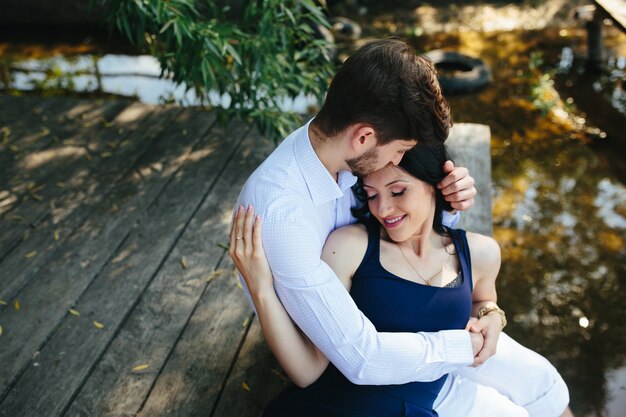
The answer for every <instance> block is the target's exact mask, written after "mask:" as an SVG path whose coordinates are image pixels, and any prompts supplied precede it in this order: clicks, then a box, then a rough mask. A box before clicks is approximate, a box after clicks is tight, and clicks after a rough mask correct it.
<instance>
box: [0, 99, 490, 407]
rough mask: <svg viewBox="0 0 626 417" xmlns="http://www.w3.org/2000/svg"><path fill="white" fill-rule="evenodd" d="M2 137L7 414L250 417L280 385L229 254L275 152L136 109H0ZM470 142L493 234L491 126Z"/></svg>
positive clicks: (483, 220) (0, 337)
mask: <svg viewBox="0 0 626 417" xmlns="http://www.w3.org/2000/svg"><path fill="white" fill-rule="evenodd" d="M0 129H1V131H0V300H1V301H0V326H2V327H1V329H2V330H1V334H0V416H7V417H9V416H10V417H21V416H30V417H57V416H59V417H60V416H72V417H78V416H81V417H87V416H89V417H91V416H94V417H95V416H98V417H99V416H112V417H113V416H115V417H121V416H145V417H158V416H181V417H182V416H185V417H194V416H203V417H205V416H236V417H247V416H250V417H252V416H258V415H259V414H260V412H261V410H262V409H263V407H264V405H265V404H266V403H267V401H268V400H269V399H271V398H272V397H274V396H275V395H276V394H277V393H278V392H279V391H280V390H281V389H282V388H283V387H284V386H286V384H287V383H288V381H287V379H286V377H285V376H284V374H283V373H282V371H281V370H280V367H279V366H278V365H277V363H276V362H275V360H274V359H273V358H272V355H271V353H270V352H269V351H268V349H267V348H266V346H265V344H264V342H263V338H262V335H261V332H260V327H259V325H258V321H257V320H255V317H254V314H253V312H252V309H251V308H250V306H249V305H248V302H247V300H246V298H245V297H244V295H243V294H242V291H241V287H240V286H239V284H238V280H237V279H236V277H235V275H234V273H233V271H234V270H233V267H232V263H231V262H230V259H229V257H228V254H227V252H226V245H227V244H228V231H229V223H230V215H231V211H232V208H233V204H234V201H235V199H236V197H237V194H238V192H239V190H240V188H241V187H242V185H243V183H244V182H245V179H246V178H247V177H248V175H249V174H250V173H251V172H252V171H253V170H254V168H255V167H256V166H258V164H259V163H260V162H261V161H262V160H263V159H264V158H265V157H266V156H267V155H268V154H269V153H270V152H271V150H272V149H273V146H272V145H271V144H270V143H268V142H267V141H264V140H263V139H262V138H261V137H259V135H258V134H257V133H256V132H255V131H254V130H253V129H250V128H249V127H248V126H244V125H242V124H241V123H240V122H239V123H237V122H235V123H232V124H231V125H230V126H227V127H224V126H220V125H219V124H217V123H216V121H215V118H214V115H212V114H211V113H209V112H206V111H203V110H201V109H184V110H183V109H181V108H179V107H164V106H150V105H145V104H140V103H136V102H131V101H112V100H111V101H94V100H90V101H87V100H78V99H68V98H48V99H42V98H37V97H10V96H0ZM463 132H465V133H463ZM462 133H463V134H462ZM476 136H479V137H480V138H481V141H480V144H479V145H478V146H474V147H473V148H471V149H470V147H467V146H466V145H462V146H460V148H459V149H457V151H458V152H460V154H461V155H460V158H461V159H462V160H463V158H467V160H468V161H470V162H469V163H470V170H471V171H472V174H473V175H474V177H475V178H477V179H479V182H480V188H479V190H481V194H482V195H483V198H481V199H480V201H479V205H478V207H477V208H476V209H475V210H473V213H472V212H470V213H468V215H467V216H465V217H464V221H465V222H466V225H467V224H469V228H470V229H475V230H480V231H483V232H486V233H490V231H491V214H490V213H491V210H490V207H491V202H490V201H491V200H490V197H489V190H490V182H489V178H490V167H489V157H488V156H489V152H488V151H489V130H488V128H486V127H485V126H478V125H465V126H459V127H457V129H456V134H455V139H453V141H455V140H456V141H458V143H461V144H462V143H463V142H464V141H466V140H467V138H468V137H476ZM472 149H473V150H472ZM472 155H473V156H472ZM471 161H474V162H471ZM485 175H486V177H485ZM480 178H483V180H480Z"/></svg>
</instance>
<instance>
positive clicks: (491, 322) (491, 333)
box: [468, 312, 502, 366]
mask: <svg viewBox="0 0 626 417" xmlns="http://www.w3.org/2000/svg"><path fill="white" fill-rule="evenodd" d="M474 320H476V319H475V318H474ZM468 326H469V330H470V332H471V334H474V333H475V332H479V333H480V334H482V335H483V337H484V344H483V347H482V349H481V350H480V352H478V355H477V356H476V355H475V357H474V366H478V365H480V364H482V363H485V361H486V360H487V359H489V358H490V357H492V356H493V355H495V353H496V346H497V344H498V338H499V337H500V333H501V332H502V320H501V319H500V316H499V315H498V314H497V313H495V312H494V313H491V314H486V315H484V316H482V317H481V318H480V319H479V320H476V321H472V319H470V322H469V323H468Z"/></svg>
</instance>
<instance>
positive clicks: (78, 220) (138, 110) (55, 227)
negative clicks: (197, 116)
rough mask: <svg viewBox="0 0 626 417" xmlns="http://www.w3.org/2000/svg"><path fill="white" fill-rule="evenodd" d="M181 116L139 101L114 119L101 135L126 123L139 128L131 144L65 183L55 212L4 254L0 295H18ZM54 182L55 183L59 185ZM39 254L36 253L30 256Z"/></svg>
mask: <svg viewBox="0 0 626 417" xmlns="http://www.w3.org/2000/svg"><path fill="white" fill-rule="evenodd" d="M177 114H178V110H176V109H167V110H166V109H164V108H161V107H153V106H147V105H144V104H141V103H135V104H132V105H131V106H129V107H127V108H126V109H125V110H124V111H123V112H122V113H120V114H119V115H118V117H117V118H116V119H115V120H114V121H113V122H112V126H113V128H112V129H108V130H105V131H103V133H102V134H101V135H99V138H100V139H101V140H102V141H104V142H106V141H108V139H110V138H109V135H118V134H117V131H118V128H121V127H122V126H123V127H124V128H125V129H126V130H127V131H128V132H134V134H133V135H131V136H130V138H128V140H127V142H128V144H126V145H124V146H120V147H118V148H116V149H115V153H114V157H112V158H105V159H103V161H102V162H101V163H100V164H99V165H98V166H97V170H96V172H95V174H94V175H90V176H87V177H86V178H84V175H80V174H78V175H76V177H75V178H73V179H70V180H69V181H66V184H65V188H64V193H63V194H61V195H59V196H57V197H55V198H53V199H51V201H50V205H51V215H50V216H48V217H47V218H46V219H45V220H44V221H43V222H42V223H41V224H39V225H38V226H37V227H36V228H35V229H29V230H28V238H27V239H25V240H23V241H20V242H18V243H17V244H16V246H15V247H14V248H13V249H12V250H11V252H10V255H9V256H5V257H4V258H1V261H0V271H3V273H2V274H0V299H7V300H10V299H13V298H14V297H15V295H16V293H17V292H18V291H19V289H20V288H22V287H23V286H24V285H25V283H26V282H28V280H29V279H30V278H32V277H33V276H34V274H35V272H36V271H38V270H39V269H40V268H42V267H43V266H44V265H45V264H46V263H47V262H48V261H49V260H50V259H51V258H52V257H53V256H54V254H55V251H56V250H57V249H58V248H59V247H61V246H62V245H63V244H64V242H65V241H66V239H67V238H68V236H70V235H71V234H72V233H73V232H74V230H76V228H78V227H79V226H80V225H81V224H82V223H83V221H84V220H85V219H86V218H87V217H88V216H89V214H90V213H91V212H92V211H93V210H94V208H95V207H96V206H97V205H99V204H100V203H101V202H102V201H103V200H104V199H105V198H106V195H107V193H108V192H109V191H110V190H111V189H112V188H113V187H114V186H115V184H116V183H117V182H118V181H119V180H120V179H121V178H124V177H125V176H127V175H130V173H131V171H130V170H131V169H132V167H134V166H135V164H136V162H137V160H138V159H139V158H140V156H141V155H142V154H143V153H144V152H146V150H148V149H149V147H150V145H151V144H152V143H153V142H154V140H155V138H156V136H157V134H158V133H160V131H161V130H163V128H164V127H165V126H166V125H167V124H168V123H169V122H170V121H171V120H172V119H173V118H174V117H175V116H176V115H177ZM122 138H124V135H122ZM53 186H55V187H56V183H54V184H53ZM93 190H98V192H95V193H94V192H93ZM35 252H36V255H35V256H32V257H29V254H31V255H32V254H33V253H35Z"/></svg>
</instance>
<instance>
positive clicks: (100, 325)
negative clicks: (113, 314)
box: [93, 320, 104, 329]
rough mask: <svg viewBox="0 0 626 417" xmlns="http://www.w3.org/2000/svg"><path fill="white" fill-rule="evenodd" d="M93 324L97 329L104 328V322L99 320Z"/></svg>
mask: <svg viewBox="0 0 626 417" xmlns="http://www.w3.org/2000/svg"><path fill="white" fill-rule="evenodd" d="M93 325H94V327H95V328H96V329H104V324H102V323H100V322H99V321H95V320H94V321H93Z"/></svg>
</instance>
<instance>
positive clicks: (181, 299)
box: [67, 129, 247, 416]
mask: <svg viewBox="0 0 626 417" xmlns="http://www.w3.org/2000/svg"><path fill="white" fill-rule="evenodd" d="M241 133H242V132H241V131H239V132H238V131H237V129H227V130H226V131H222V133H221V135H220V134H218V133H217V132H213V133H212V135H213V136H214V137H216V139H218V140H221V141H224V140H225V136H226V135H229V136H231V141H232V142H234V139H236V138H237V137H238V136H241ZM221 148H225V147H224V146H223V144H222V146H221ZM218 149H219V148H218ZM216 150H217V149H216ZM205 153H206V150H205ZM206 156H209V155H208V154H206ZM206 156H205V157H206ZM210 156H211V158H210V159H206V160H204V163H203V165H205V167H204V170H207V171H208V172H211V171H213V172H214V174H215V175H216V176H217V175H218V174H219V178H218V177H211V176H210V175H201V176H198V178H200V179H203V178H205V179H206V181H204V180H202V181H196V182H197V183H198V185H200V184H204V186H205V187H206V188H207V189H208V190H209V193H208V195H207V197H206V199H205V200H204V201H203V203H202V206H201V207H200V208H199V209H198V211H197V212H196V213H195V214H193V217H192V218H191V220H190V222H189V224H188V225H187V226H186V228H185V230H184V232H183V234H182V235H181V237H180V239H179V240H178V241H177V242H176V246H175V247H173V248H172V250H171V252H170V253H169V254H168V256H167V259H166V260H165V261H164V262H163V263H162V265H161V267H160V268H159V270H158V272H157V273H156V276H155V278H154V279H153V281H152V282H151V283H150V286H149V287H148V288H147V289H146V291H145V293H144V294H143V295H142V297H141V300H140V301H139V304H138V305H137V307H136V308H135V309H134V310H133V312H132V313H131V315H130V316H129V318H128V320H127V321H126V322H125V323H124V324H123V326H122V328H121V329H120V330H119V333H118V335H117V336H116V338H115V339H114V340H113V341H112V343H111V345H110V347H109V348H108V349H107V351H106V352H105V354H104V356H103V357H102V359H101V360H100V363H99V364H98V366H97V367H96V368H95V369H94V371H93V373H92V375H91V376H90V378H89V379H88V380H87V382H86V385H85V386H84V387H83V389H82V390H81V391H80V392H79V393H78V395H77V397H76V400H75V401H74V404H72V406H71V408H70V409H69V411H68V414H67V415H77V416H78V415H82V414H81V413H83V412H87V413H95V412H97V411H98V410H106V413H107V415H136V413H137V412H138V411H139V410H140V409H141V407H142V404H143V403H144V401H145V397H146V396H147V395H148V394H149V393H150V390H151V388H152V387H153V385H154V384H155V379H156V378H157V377H159V378H160V377H161V376H160V374H161V373H162V372H161V371H160V370H161V369H162V368H163V366H165V361H172V360H173V359H172V355H173V354H172V352H171V351H172V350H173V349H174V346H176V344H177V343H183V344H184V338H183V339H182V340H181V341H179V338H180V337H181V331H182V329H184V328H185V327H186V326H188V325H189V324H188V322H189V321H190V316H191V315H192V313H193V312H194V309H196V308H197V307H196V305H197V303H198V299H199V298H200V296H201V295H202V292H203V290H204V288H205V287H206V286H207V285H209V289H208V290H207V291H208V292H209V293H211V294H213V296H211V297H210V298H211V307H212V308H217V309H218V311H217V313H218V314H222V313H224V312H226V311H231V314H232V309H233V308H234V309H235V310H236V305H237V304H239V305H240V306H243V307H247V306H246V305H245V304H244V303H242V302H241V301H242V300H237V297H236V296H235V294H236V295H238V296H240V295H241V294H240V292H241V291H237V292H236V293H235V294H232V295H229V293H228V291H226V289H225V287H222V284H220V283H221V282H224V283H225V284H224V285H227V286H229V287H231V288H232V287H235V289H237V288H236V286H235V282H234V281H233V280H232V277H231V270H228V271H224V272H223V273H222V274H220V276H218V277H214V278H215V280H216V281H215V283H213V282H212V283H208V282H207V277H210V276H211V275H212V271H213V270H214V268H216V267H217V266H218V261H219V260H220V259H221V258H223V256H224V249H223V245H224V244H225V243H226V242H227V238H226V236H227V231H228V228H229V220H230V213H231V212H232V199H234V198H235V197H236V193H237V189H236V187H233V183H237V181H240V177H241V175H239V173H238V171H237V170H236V169H233V166H236V162H237V161H238V160H239V159H240V157H241V150H239V151H238V152H237V154H235V155H234V156H230V157H224V156H223V155H219V154H217V155H210ZM225 163H228V166H227V167H226V168H225V170H224V172H223V173H221V174H220V171H222V169H224V166H223V165H222V164H225ZM215 181H216V182H215ZM183 190H184V191H183ZM181 192H190V193H192V192H193V188H189V189H187V188H183V189H181ZM233 195H234V196H233ZM228 197H230V198H228ZM183 257H185V260H186V261H185V264H186V265H187V267H186V268H185V267H183V266H182V259H183ZM220 268H223V266H221V267H220ZM229 278H230V279H229ZM214 284H215V285H217V286H218V288H221V290H219V291H218V292H217V293H216V292H215V291H214V289H213V288H214V287H213V285H214ZM237 290H238V289H237ZM231 303H233V305H232V306H231ZM229 309H230V310H229ZM191 321H192V322H193V319H191ZM213 325H214V323H213V322H212V321H203V322H202V327H201V336H200V337H201V338H202V340H207V341H210V340H212V339H211V338H210V334H211V331H210V330H209V328H210V327H211V326H213ZM213 333H217V332H215V331H213ZM216 336H218V337H217V338H216V339H215V340H221V339H223V338H229V337H230V338H235V337H236V333H232V334H229V333H226V334H225V333H224V332H219V334H216ZM237 339H238V338H237ZM196 349H197V348H196ZM208 353H210V352H208ZM231 354H232V355H234V352H231ZM184 355H185V358H186V360H189V361H191V362H190V363H192V365H193V366H194V367H195V368H198V369H204V366H205V365H206V364H205V363H204V362H203V361H202V358H201V357H196V355H195V354H194V353H193V352H189V351H187V350H185V354H184ZM213 355H215V352H213ZM215 359H216V363H224V362H226V364H227V363H228V361H223V360H221V359H222V358H221V357H219V356H216V357H215ZM230 360H232V358H230V359H229V361H230ZM142 363H149V364H150V368H149V369H147V370H146V372H143V373H131V372H129V370H130V369H132V368H133V367H134V366H135V365H137V364H142ZM175 368H176V370H177V371H178V370H180V367H179V366H175ZM113 370H115V371H113ZM120 371H121V372H120ZM156 383H157V384H158V380H157V382H156ZM186 389H188V388H186ZM103 390H104V391H106V392H107V393H108V395H106V396H102V395H101V393H102V391H103ZM144 408H145V407H144Z"/></svg>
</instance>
